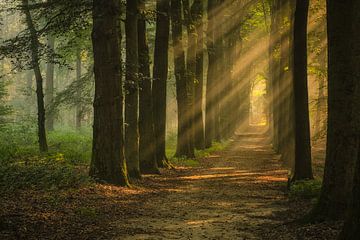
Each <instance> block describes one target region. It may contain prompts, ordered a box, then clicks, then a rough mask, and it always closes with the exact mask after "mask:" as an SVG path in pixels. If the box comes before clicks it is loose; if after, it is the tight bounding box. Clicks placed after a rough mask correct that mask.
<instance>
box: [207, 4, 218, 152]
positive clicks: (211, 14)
mask: <svg viewBox="0 0 360 240" xmlns="http://www.w3.org/2000/svg"><path fill="white" fill-rule="evenodd" d="M215 12H216V0H209V1H208V6H207V16H208V25H207V52H208V59H209V63H208V72H207V82H206V112H205V147H206V148H209V147H211V145H212V142H213V140H214V139H215V92H216V88H215V84H216V79H215V74H216V67H215V66H216V55H215V35H214V32H215V29H214V28H215V23H216V20H215Z"/></svg>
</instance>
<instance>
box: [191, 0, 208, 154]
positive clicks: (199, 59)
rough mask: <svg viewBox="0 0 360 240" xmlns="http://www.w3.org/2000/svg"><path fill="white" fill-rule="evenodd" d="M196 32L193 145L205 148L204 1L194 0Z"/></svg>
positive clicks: (193, 9) (193, 10)
mask: <svg viewBox="0 0 360 240" xmlns="http://www.w3.org/2000/svg"><path fill="white" fill-rule="evenodd" d="M192 12H193V16H194V22H195V27H196V34H197V43H196V45H197V51H196V74H195V76H196V81H195V113H194V128H195V133H194V134H195V147H196V148H197V149H204V148H205V132H204V116H203V87H204V20H203V14H204V2H203V1H202V0H195V1H194V4H193V8H192Z"/></svg>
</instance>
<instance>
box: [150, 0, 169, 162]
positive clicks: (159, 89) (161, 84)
mask: <svg viewBox="0 0 360 240" xmlns="http://www.w3.org/2000/svg"><path fill="white" fill-rule="evenodd" d="M169 3H170V1H169V0H157V1H156V12H157V13H156V33H155V50H154V68H153V79H154V80H153V86H152V97H153V106H154V126H155V137H156V159H157V163H158V166H159V167H166V166H169V165H170V164H169V161H168V159H167V157H166V154H165V136H166V82H167V78H168V64H169V63H168V61H169V59H168V58H169V57H168V50H169V32H170V17H169V9H170V4H169Z"/></svg>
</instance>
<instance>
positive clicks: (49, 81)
mask: <svg viewBox="0 0 360 240" xmlns="http://www.w3.org/2000/svg"><path fill="white" fill-rule="evenodd" d="M47 44H48V46H49V48H50V50H51V51H54V48H55V38H54V37H53V36H48V39H47ZM54 69H55V68H54V63H53V59H50V61H49V62H48V63H47V66H46V88H45V104H46V108H47V110H48V109H49V108H50V107H51V105H52V104H53V101H54ZM46 113H47V115H46V122H45V125H46V130H47V131H53V130H54V115H53V114H51V112H50V111H47V112H46Z"/></svg>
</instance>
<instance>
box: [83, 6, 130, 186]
mask: <svg viewBox="0 0 360 240" xmlns="http://www.w3.org/2000/svg"><path fill="white" fill-rule="evenodd" d="M119 11H120V6H119V1H118V0H95V1H94V2H93V33H92V42H93V52H94V73H95V99H94V127H93V150H92V159H91V164H90V176H92V177H94V178H95V179H97V180H100V181H105V182H108V183H112V184H117V185H122V186H126V185H128V179H127V170H126V163H125V156H124V140H123V136H124V135H123V124H124V120H123V91H122V80H121V79H122V78H121V73H122V72H121V51H120V42H121V41H120V39H119V38H120V36H121V35H120V32H119V30H120V28H119V24H120V23H119V14H120V13H119Z"/></svg>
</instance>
